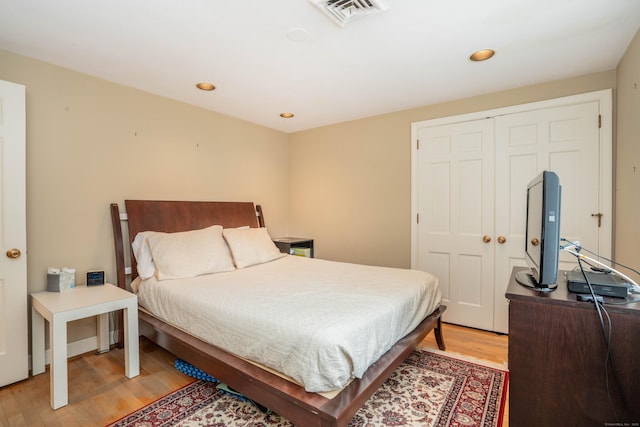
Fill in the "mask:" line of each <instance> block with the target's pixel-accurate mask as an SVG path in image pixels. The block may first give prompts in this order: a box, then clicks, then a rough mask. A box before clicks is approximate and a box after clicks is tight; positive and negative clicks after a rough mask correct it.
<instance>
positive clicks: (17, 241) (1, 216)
mask: <svg viewBox="0 0 640 427" xmlns="http://www.w3.org/2000/svg"><path fill="white" fill-rule="evenodd" d="M25 117H26V112H25V88H24V86H21V85H17V84H15V83H10V82H5V81H1V80H0V242H1V246H2V253H1V254H0V386H3V385H6V384H10V383H13V382H16V381H20V380H22V379H25V378H27V377H28V375H29V358H28V351H29V350H28V335H27V331H28V326H27V250H26V245H27V239H26V202H25V135H26V119H25Z"/></svg>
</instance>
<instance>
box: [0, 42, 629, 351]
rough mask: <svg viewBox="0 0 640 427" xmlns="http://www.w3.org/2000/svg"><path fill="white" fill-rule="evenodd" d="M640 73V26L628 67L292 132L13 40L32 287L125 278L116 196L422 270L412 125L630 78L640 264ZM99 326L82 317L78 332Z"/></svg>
mask: <svg viewBox="0 0 640 427" xmlns="http://www.w3.org/2000/svg"><path fill="white" fill-rule="evenodd" d="M638 75H640V40H638V36H636V38H635V39H634V41H633V42H632V44H631V46H630V47H629V50H628V51H627V53H626V54H625V56H624V58H623V60H622V61H621V63H620V66H619V67H618V70H617V74H616V71H613V70H612V71H605V72H601V73H595V74H591V75H587V76H581V77H576V78H572V79H567V80H562V81H557V82H550V83H544V84H540V85H535V86H531V87H526V88H519V89H514V90H509V91H504V92H500V93H493V94H488V95H484V96H478V97H474V98H468V99H463V100H458V101H454V102H449V103H444V104H438V105H430V106H424V107H420V108H415V109H412V110H407V111H401V112H397V113H393V114H386V115H382V116H376V117H370V118H366V119H362V120H356V121H352V122H347V123H341V124H336V125H333V126H326V127H322V128H317V129H312V130H309V131H304V132H299V133H295V134H291V135H286V134H283V133H281V132H278V131H274V130H271V129H267V128H264V127H260V126H256V125H253V124H250V123H247V122H243V121H240V120H236V119H233V118H230V117H227V116H224V115H221V114H216V113H212V112H210V111H206V110H203V109H200V108H196V107H191V106H188V105H185V104H182V103H179V102H176V101H172V100H169V99H166V98H162V97H158V96H154V95H150V94H148V93H144V92H141V91H138V90H134V89H131V88H127V87H124V86H121V85H117V84H113V83H110V82H106V81H104V80H100V79H96V78H92V77H89V76H86V75H83V74H80V73H75V72H72V71H69V70H65V69H62V68H59V67H56V66H53V65H50V64H47V63H43V62H40V61H35V60H31V59H29V58H25V57H23V56H19V55H14V54H11V53H8V52H6V51H2V50H0V79H2V80H8V81H13V82H16V83H20V84H24V85H25V86H26V87H27V233H28V236H27V242H28V257H29V258H28V269H29V270H28V274H29V291H30V292H34V291H38V290H42V289H44V287H45V285H44V278H45V276H44V275H45V272H46V268H47V267H48V266H60V267H62V266H70V267H75V268H76V269H78V272H79V275H78V276H79V279H80V280H82V275H83V274H84V272H85V271H86V270H88V269H91V268H103V269H105V270H106V272H107V276H108V277H113V276H114V271H115V266H114V261H113V253H112V252H113V242H112V236H111V226H110V218H109V212H108V204H109V203H110V202H112V201H116V202H119V203H122V201H123V200H124V199H125V198H154V199H192V200H252V201H255V202H257V203H260V204H262V205H263V206H264V208H265V213H266V218H267V225H268V227H269V229H270V231H271V233H272V234H273V235H283V234H289V235H298V236H303V237H306V236H309V237H313V238H314V239H315V244H316V254H317V256H319V257H322V258H328V259H335V260H341V261H353V262H361V263H367V264H378V265H387V266H396V267H409V266H410V260H411V253H410V241H411V236H410V230H411V223H410V221H411V212H410V205H411V188H410V187H411V170H410V158H411V149H410V144H411V142H410V136H411V122H414V121H421V120H427V119H431V118H438V117H445V116H450V115H457V114H464V113H469V112H474V111H481V110H487V109H493V108H499V107H505V106H508V105H514V104H522V103H527V102H533V101H539V100H543V99H550V98H556V97H561V96H567V95H573V94H578V93H583V92H591V91H595V90H600V89H607V88H614V89H616V86H618V87H619V90H618V91H616V90H614V94H615V95H614V97H617V110H618V111H617V117H618V124H617V133H618V136H617V142H616V143H614V145H617V146H616V150H617V155H616V159H617V166H618V167H617V169H616V182H617V187H616V193H615V197H616V200H617V202H616V208H617V216H616V234H615V235H616V252H617V256H618V258H619V260H620V261H621V262H627V263H630V264H633V265H637V264H638V257H637V256H636V255H635V253H636V252H635V243H636V242H637V241H639V238H640V236H639V234H640V231H639V230H640V228H639V227H638V225H637V218H640V194H639V193H640V182H639V181H640V161H639V160H640V143H638V138H637V135H638V134H639V132H640V122H639V121H638V120H637V117H638V116H639V115H640V88H636V87H635V84H636V79H635V77H637V76H638ZM616 81H618V84H616ZM638 84H640V82H638ZM614 105H616V100H615V99H614ZM240 165H242V166H240ZM93 327H94V323H93V322H92V321H84V322H78V323H76V324H74V327H73V328H71V330H70V341H73V340H76V339H82V338H85V337H89V336H92V335H93V334H94V333H95V330H94V329H93Z"/></svg>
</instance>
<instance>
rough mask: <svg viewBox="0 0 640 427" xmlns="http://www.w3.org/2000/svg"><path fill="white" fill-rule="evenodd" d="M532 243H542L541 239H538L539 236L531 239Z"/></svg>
mask: <svg viewBox="0 0 640 427" xmlns="http://www.w3.org/2000/svg"><path fill="white" fill-rule="evenodd" d="M531 244H532V245H533V246H538V245H539V244H540V240H538V238H537V237H534V238H533V239H531Z"/></svg>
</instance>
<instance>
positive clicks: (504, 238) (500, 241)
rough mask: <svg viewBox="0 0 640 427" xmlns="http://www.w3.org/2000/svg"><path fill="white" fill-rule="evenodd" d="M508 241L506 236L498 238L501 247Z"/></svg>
mask: <svg viewBox="0 0 640 427" xmlns="http://www.w3.org/2000/svg"><path fill="white" fill-rule="evenodd" d="M506 241H507V238H506V237H504V236H498V243H500V244H501V245H502V244H503V243H505V242H506Z"/></svg>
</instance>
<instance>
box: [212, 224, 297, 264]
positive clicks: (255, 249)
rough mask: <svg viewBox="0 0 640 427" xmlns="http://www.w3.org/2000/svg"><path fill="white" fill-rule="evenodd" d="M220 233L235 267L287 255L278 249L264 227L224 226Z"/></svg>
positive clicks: (260, 262)
mask: <svg viewBox="0 0 640 427" xmlns="http://www.w3.org/2000/svg"><path fill="white" fill-rule="evenodd" d="M222 234H223V236H224V239H225V240H226V241H227V244H228V245H229V249H231V254H232V255H233V260H234V262H235V264H236V267H237V268H245V267H249V266H251V265H255V264H262V263H265V262H268V261H272V260H274V259H278V258H281V257H283V256H286V255H287V254H283V253H282V252H280V251H279V250H278V248H277V247H276V245H275V243H273V240H271V237H270V236H269V233H268V232H267V229H266V228H246V229H241V228H225V229H224V230H223V231H222Z"/></svg>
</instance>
